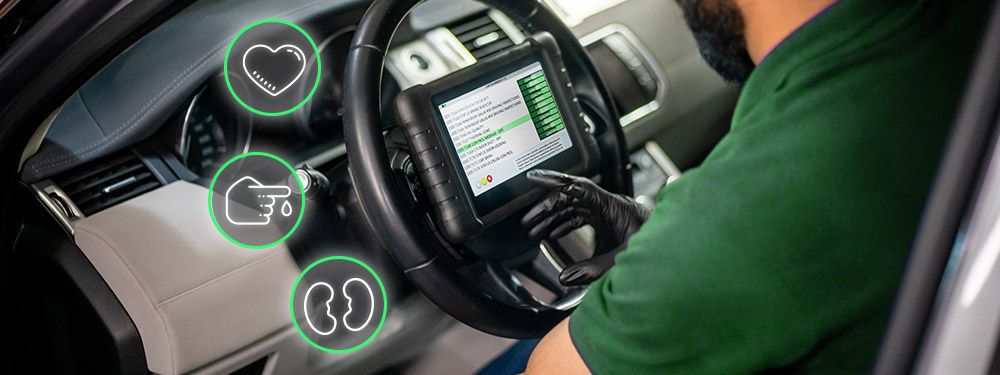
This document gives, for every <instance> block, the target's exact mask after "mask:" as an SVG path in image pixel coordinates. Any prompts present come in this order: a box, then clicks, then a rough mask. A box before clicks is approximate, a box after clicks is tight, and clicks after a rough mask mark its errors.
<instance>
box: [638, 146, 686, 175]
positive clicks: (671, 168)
mask: <svg viewBox="0 0 1000 375" xmlns="http://www.w3.org/2000/svg"><path fill="white" fill-rule="evenodd" d="M644 147H645V149H646V152H647V153H649V156H650V157H652V158H653V162H654V163H656V165H657V166H659V167H660V169H662V170H663V173H666V174H667V183H668V184H669V183H671V182H674V180H676V179H678V178H680V177H681V169H680V168H677V165H676V164H674V161H673V160H670V157H669V156H667V153H666V151H663V148H662V147H660V144H659V143H656V142H653V141H649V142H646V145H645V146H644Z"/></svg>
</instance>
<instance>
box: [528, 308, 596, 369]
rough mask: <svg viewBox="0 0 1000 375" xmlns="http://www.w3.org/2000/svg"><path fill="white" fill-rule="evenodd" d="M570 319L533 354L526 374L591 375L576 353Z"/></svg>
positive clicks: (543, 341)
mask: <svg viewBox="0 0 1000 375" xmlns="http://www.w3.org/2000/svg"><path fill="white" fill-rule="evenodd" d="M569 319H570V318H566V319H565V320H563V321H562V322H559V324H558V325H556V326H555V328H552V330H551V331H549V333H548V334H546V335H545V337H544V338H542V341H541V342H539V343H538V346H536V347H535V351H534V352H532V353H531V359H529V360H528V368H527V369H525V371H524V373H525V374H528V375H532V374H589V373H590V370H588V369H587V365H586V364H585V363H583V358H581V357H580V353H579V352H577V351H576V347H575V346H574V345H573V340H572V339H571V338H570V336H569Z"/></svg>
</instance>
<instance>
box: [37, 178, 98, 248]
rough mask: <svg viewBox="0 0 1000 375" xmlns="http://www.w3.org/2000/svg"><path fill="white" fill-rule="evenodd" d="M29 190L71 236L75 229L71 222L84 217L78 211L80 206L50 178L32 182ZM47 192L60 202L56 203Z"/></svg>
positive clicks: (81, 212)
mask: <svg viewBox="0 0 1000 375" xmlns="http://www.w3.org/2000/svg"><path fill="white" fill-rule="evenodd" d="M31 190H34V191H35V196H36V197H38V201H39V202H42V205H44V206H45V208H46V209H47V210H48V211H49V213H50V214H52V216H53V217H55V218H56V221H58V222H59V225H60V226H62V227H63V229H64V230H65V231H66V233H67V234H69V236H70V237H73V236H74V234H75V231H74V230H73V224H72V222H73V221H75V220H77V219H81V218H83V217H85V215H84V214H83V211H80V208H79V207H77V206H76V204H75V203H73V201H72V200H71V199H69V196H68V195H66V193H65V192H63V191H62V189H60V188H59V186H58V185H56V184H55V182H53V181H52V180H42V181H39V182H37V183H34V184H32V185H31ZM49 194H52V195H55V196H56V198H58V199H59V200H60V201H61V202H62V204H59V203H57V202H56V201H55V200H54V199H53V198H52V197H51V196H49Z"/></svg>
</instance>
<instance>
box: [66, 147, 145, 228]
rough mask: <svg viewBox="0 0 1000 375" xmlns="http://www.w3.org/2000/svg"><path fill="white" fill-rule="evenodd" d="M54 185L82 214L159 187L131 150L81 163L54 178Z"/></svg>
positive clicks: (94, 211) (88, 213)
mask: <svg viewBox="0 0 1000 375" xmlns="http://www.w3.org/2000/svg"><path fill="white" fill-rule="evenodd" d="M54 182H55V183H56V185H58V186H59V188H60V189H62V190H63V192H65V193H66V196H67V197H69V199H70V201H72V202H73V203H74V204H76V206H77V207H79V208H80V211H82V212H83V214H84V215H92V214H94V213H97V212H99V211H101V210H103V209H105V208H108V207H111V206H114V205H116V204H118V203H121V202H123V201H125V200H127V199H131V198H132V197H135V196H138V195H139V194H142V193H145V192H147V191H150V190H153V189H156V188H157V187H160V186H161V185H162V184H161V183H160V180H158V179H157V178H156V176H155V175H153V172H152V171H150V170H149V168H148V167H146V165H145V164H143V163H142V160H139V158H138V157H137V156H136V155H135V154H134V153H132V151H125V152H121V153H117V154H113V155H111V156H107V157H104V158H101V159H97V160H95V161H92V162H90V163H87V164H84V165H83V166H80V167H78V168H75V169H72V170H70V171H68V172H65V173H63V174H62V175H60V176H57V177H56V178H55V179H54Z"/></svg>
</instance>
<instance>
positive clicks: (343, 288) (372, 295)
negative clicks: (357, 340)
mask: <svg viewBox="0 0 1000 375" xmlns="http://www.w3.org/2000/svg"><path fill="white" fill-rule="evenodd" d="M352 282H359V283H361V285H364V286H365V289H366V290H368V300H369V301H371V306H370V307H369V308H368V319H366V320H365V322H364V323H362V324H361V326H360V327H358V328H351V325H350V324H348V323H347V319H346V318H347V316H348V315H351V312H352V311H354V299H353V298H351V296H349V295H348V294H347V284H350V283H352ZM340 291H341V292H343V293H344V298H347V312H346V313H344V317H343V318H341V319H343V320H344V327H347V329H348V330H350V331H351V332H357V331H360V330H362V329H364V328H365V327H367V326H368V323H371V322H372V317H373V316H375V293H372V287H371V286H369V285H368V283H367V282H365V281H364V280H362V279H359V278H357V277H355V278H351V279H349V280H347V281H345V282H344V285H343V286H341V287H340Z"/></svg>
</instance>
